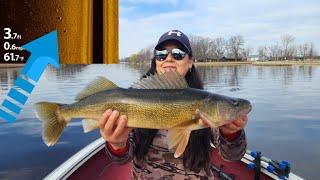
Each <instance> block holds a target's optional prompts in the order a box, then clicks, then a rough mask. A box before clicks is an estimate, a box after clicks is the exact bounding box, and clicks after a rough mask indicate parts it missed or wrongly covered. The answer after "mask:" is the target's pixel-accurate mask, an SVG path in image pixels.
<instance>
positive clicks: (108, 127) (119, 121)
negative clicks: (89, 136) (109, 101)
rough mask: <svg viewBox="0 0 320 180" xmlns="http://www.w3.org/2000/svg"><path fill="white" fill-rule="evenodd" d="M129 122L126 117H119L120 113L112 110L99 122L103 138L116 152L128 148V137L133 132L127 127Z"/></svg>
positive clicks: (105, 113) (104, 114) (106, 112)
mask: <svg viewBox="0 0 320 180" xmlns="http://www.w3.org/2000/svg"><path fill="white" fill-rule="evenodd" d="M127 122H128V118H127V116H126V115H121V116H119V112H118V111H116V110H114V111H112V110H111V109H108V110H106V111H105V112H104V113H103V115H102V117H101V119H100V120H99V127H100V134H101V136H102V137H103V139H104V140H106V141H108V143H110V145H111V146H112V147H113V148H114V149H116V150H117V149H121V148H124V147H125V146H126V143H127V140H128V135H129V133H130V131H131V130H132V128H128V127H126V126H127Z"/></svg>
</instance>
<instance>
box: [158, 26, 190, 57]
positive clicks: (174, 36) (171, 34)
mask: <svg viewBox="0 0 320 180" xmlns="http://www.w3.org/2000/svg"><path fill="white" fill-rule="evenodd" d="M168 40H175V41H177V42H179V43H180V44H181V45H182V46H183V47H184V48H186V50H187V51H188V54H190V55H191V56H192V49H191V46H190V41H189V38H188V37H187V36H186V35H185V34H184V33H183V32H181V31H179V30H171V31H168V32H166V33H164V34H163V35H162V36H161V37H160V39H159V41H158V43H157V45H156V47H155V48H154V49H156V50H160V49H161V48H163V47H162V45H163V44H164V43H165V42H166V41H168Z"/></svg>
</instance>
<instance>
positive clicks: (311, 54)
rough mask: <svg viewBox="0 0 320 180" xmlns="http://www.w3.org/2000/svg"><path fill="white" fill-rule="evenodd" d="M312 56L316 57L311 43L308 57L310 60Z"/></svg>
mask: <svg viewBox="0 0 320 180" xmlns="http://www.w3.org/2000/svg"><path fill="white" fill-rule="evenodd" d="M314 56H316V52H315V50H314V45H313V43H312V42H311V43H309V51H308V57H309V58H311V59H312V58H313V57H314Z"/></svg>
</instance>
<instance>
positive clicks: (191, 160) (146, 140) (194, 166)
mask: <svg viewBox="0 0 320 180" xmlns="http://www.w3.org/2000/svg"><path fill="white" fill-rule="evenodd" d="M190 58H192V57H190ZM155 61H156V60H155V58H153V59H152V60H151V67H150V69H149V70H148V71H147V73H146V74H145V75H143V76H142V78H145V77H147V76H149V75H150V74H155V73H157V72H156V62H155ZM185 78H186V81H187V83H188V85H189V87H192V88H197V89H203V84H202V81H201V79H200V78H199V75H198V72H197V70H196V68H195V66H194V65H192V68H191V70H190V71H188V72H187V74H186V76H185ZM157 132H158V130H157V129H140V128H138V129H135V137H134V139H135V144H136V148H135V150H134V154H135V157H136V158H137V159H138V160H143V159H144V156H145V155H146V154H147V153H148V149H149V147H150V145H151V143H152V141H153V139H154V137H155V136H156V134H157ZM212 140H213V137H212V134H211V130H210V128H205V129H200V130H195V131H192V132H191V135H190V139H189V143H188V145H187V147H186V150H185V152H184V154H183V165H184V167H185V168H186V169H189V170H191V171H194V172H196V173H198V172H199V171H200V170H201V169H204V170H205V172H206V173H207V174H209V173H210V172H209V167H210V161H211V151H212V148H211V146H210V141H212ZM212 142H213V141H212Z"/></svg>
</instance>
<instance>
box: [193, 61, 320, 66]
mask: <svg viewBox="0 0 320 180" xmlns="http://www.w3.org/2000/svg"><path fill="white" fill-rule="evenodd" d="M194 64H195V65H197V66H236V65H246V64H251V65H255V66H291V65H320V60H317V61H316V60H306V61H261V62H259V61H240V62H195V63H194Z"/></svg>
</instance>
